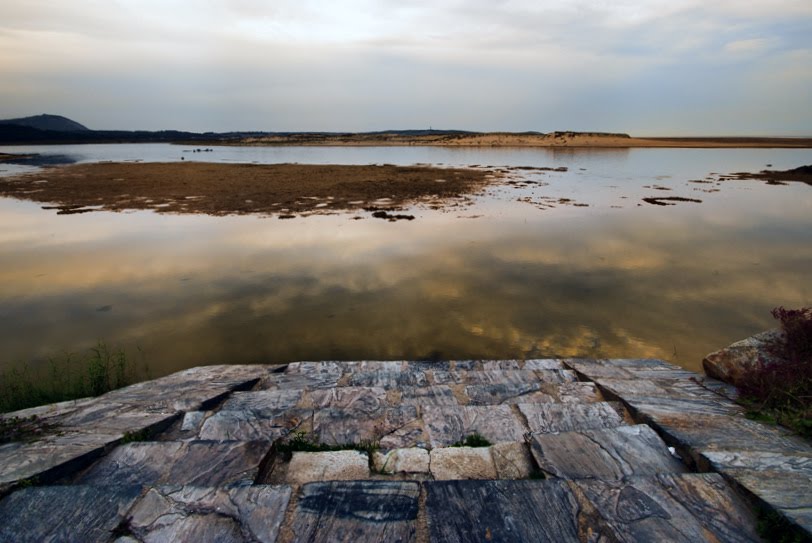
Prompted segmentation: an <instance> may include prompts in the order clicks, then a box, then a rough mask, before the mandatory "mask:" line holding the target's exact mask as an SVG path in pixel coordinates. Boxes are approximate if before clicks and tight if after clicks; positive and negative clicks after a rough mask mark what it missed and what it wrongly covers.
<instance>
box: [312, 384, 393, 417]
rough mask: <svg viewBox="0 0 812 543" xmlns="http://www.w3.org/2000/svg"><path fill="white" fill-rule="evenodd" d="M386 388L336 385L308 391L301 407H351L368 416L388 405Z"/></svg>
mask: <svg viewBox="0 0 812 543" xmlns="http://www.w3.org/2000/svg"><path fill="white" fill-rule="evenodd" d="M388 405H389V404H388V402H387V401H386V390H385V389H383V388H381V387H354V386H349V387H336V388H322V389H317V390H311V391H307V392H306V393H305V394H304V397H303V398H302V402H301V407H306V408H308V409H328V408H332V409H351V410H353V411H356V412H358V413H362V414H364V415H367V416H373V415H377V414H379V413H380V412H381V410H383V409H385V408H386V407H388Z"/></svg>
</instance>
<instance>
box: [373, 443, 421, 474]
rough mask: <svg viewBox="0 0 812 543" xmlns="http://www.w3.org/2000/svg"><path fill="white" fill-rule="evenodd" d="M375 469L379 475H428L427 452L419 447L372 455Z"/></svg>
mask: <svg viewBox="0 0 812 543" xmlns="http://www.w3.org/2000/svg"><path fill="white" fill-rule="evenodd" d="M373 462H374V464H375V469H376V470H378V471H379V472H381V473H387V474H392V473H428V472H429V451H427V450H426V449H421V448H419V447H411V448H408V449H395V450H393V451H389V452H387V453H381V452H377V451H376V452H375V453H374V454H373Z"/></svg>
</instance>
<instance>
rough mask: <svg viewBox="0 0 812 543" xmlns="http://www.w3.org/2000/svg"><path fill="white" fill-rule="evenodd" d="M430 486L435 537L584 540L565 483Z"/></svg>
mask: <svg viewBox="0 0 812 543" xmlns="http://www.w3.org/2000/svg"><path fill="white" fill-rule="evenodd" d="M425 488H426V493H427V499H426V515H427V518H428V528H429V540H430V541H447V542H452V543H462V542H469V541H470V542H474V541H499V542H505V543H525V542H528V541H536V542H550V543H576V542H579V541H580V539H579V537H578V522H577V518H578V511H579V507H578V503H577V501H576V499H575V496H574V495H573V493H572V491H571V490H570V488H569V487H568V486H567V485H566V483H564V482H563V481H553V480H549V481H434V482H428V483H425Z"/></svg>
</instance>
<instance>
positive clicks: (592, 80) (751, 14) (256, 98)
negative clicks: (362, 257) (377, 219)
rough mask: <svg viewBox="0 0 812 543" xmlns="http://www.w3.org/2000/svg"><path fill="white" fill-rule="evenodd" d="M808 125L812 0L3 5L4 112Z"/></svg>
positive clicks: (100, 125)
mask: <svg viewBox="0 0 812 543" xmlns="http://www.w3.org/2000/svg"><path fill="white" fill-rule="evenodd" d="M43 112H48V113H56V114H62V115H65V116H68V117H70V118H72V119H75V120H77V121H79V122H81V123H83V124H85V125H87V126H89V127H91V128H97V129H149V130H157V129H168V128H176V129H185V130H199V131H205V130H216V131H225V130H335V131H343V130H347V131H356V130H358V131H360V130H381V129H388V128H428V127H429V126H432V127H434V128H459V129H468V130H512V131H518V130H539V131H551V130H611V131H624V132H631V133H633V134H637V135H670V134H673V135H680V134H683V135H684V134H705V135H713V134H719V135H725V134H730V135H746V134H764V135H812V1H810V0H714V1H713V2H708V1H706V0H647V1H643V0H614V1H610V0H605V1H599V0H466V1H462V0H336V1H326V0H321V1H315V0H266V1H261V0H229V1H227V0H195V1H181V0H160V1H158V0H71V1H65V0H2V2H0V118H8V117H16V116H22V115H31V114H37V113H43Z"/></svg>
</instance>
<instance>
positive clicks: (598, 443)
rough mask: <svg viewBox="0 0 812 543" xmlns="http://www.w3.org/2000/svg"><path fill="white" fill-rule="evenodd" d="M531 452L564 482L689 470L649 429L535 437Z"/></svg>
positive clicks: (625, 427) (594, 431)
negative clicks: (566, 480)
mask: <svg viewBox="0 0 812 543" xmlns="http://www.w3.org/2000/svg"><path fill="white" fill-rule="evenodd" d="M531 451H532V453H533V457H534V458H535V459H536V462H537V464H538V465H539V467H540V468H541V470H542V471H544V472H545V473H547V474H550V475H553V476H555V477H561V478H564V479H581V478H597V479H603V480H614V479H621V478H623V477H629V476H632V475H652V474H656V473H684V472H685V471H687V469H686V467H685V466H684V465H683V464H682V463H681V462H680V461H679V460H677V459H676V458H674V457H673V456H672V455H671V453H670V452H669V451H668V448H667V447H666V445H665V443H663V441H662V440H661V439H660V437H659V436H658V435H657V434H656V433H655V432H654V431H653V430H652V429H651V428H649V427H648V426H646V425H644V424H641V425H637V426H620V427H617V428H611V429H604V430H587V431H583V432H565V433H561V434H538V435H534V436H533V438H532V442H531Z"/></svg>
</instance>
